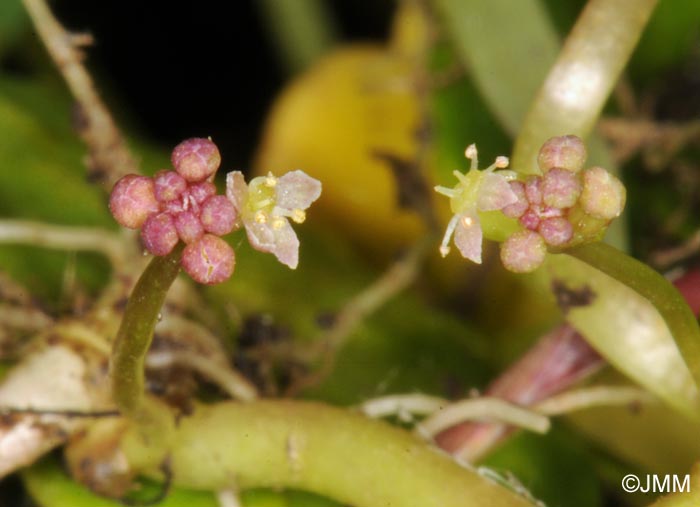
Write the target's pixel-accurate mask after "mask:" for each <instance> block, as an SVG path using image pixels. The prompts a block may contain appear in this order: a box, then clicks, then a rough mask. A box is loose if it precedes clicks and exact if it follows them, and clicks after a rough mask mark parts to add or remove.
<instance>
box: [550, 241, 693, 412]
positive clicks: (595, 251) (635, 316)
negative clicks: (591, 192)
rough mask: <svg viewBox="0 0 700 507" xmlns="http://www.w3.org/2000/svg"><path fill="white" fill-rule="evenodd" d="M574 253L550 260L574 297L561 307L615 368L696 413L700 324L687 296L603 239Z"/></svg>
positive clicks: (553, 272) (558, 279)
mask: <svg viewBox="0 0 700 507" xmlns="http://www.w3.org/2000/svg"><path fill="white" fill-rule="evenodd" d="M570 254H571V255H556V256H550V259H549V260H548V262H547V267H548V269H549V272H550V275H551V279H552V281H553V282H556V283H558V284H559V288H558V289H556V291H558V292H560V294H563V295H564V297H568V298H569V300H571V301H573V304H570V305H569V307H568V308H564V311H565V312H566V318H567V320H568V321H569V322H570V323H571V324H572V325H573V326H574V327H575V328H576V329H577V330H578V331H579V332H581V334H583V335H584V336H585V337H586V340H587V341H588V342H589V343H591V344H592V345H593V346H594V347H595V348H596V349H597V350H598V351H599V352H600V353H601V354H602V355H603V356H604V357H605V358H606V359H607V360H608V361H610V363H612V364H613V365H614V366H615V367H616V368H619V369H620V370H621V371H622V372H624V373H625V374H626V375H628V376H630V377H631V378H633V379H634V380H635V381H637V382H639V383H640V384H641V385H643V386H645V387H646V388H647V389H649V390H650V391H651V392H653V393H655V394H656V395H658V396H659V397H661V398H662V399H663V400H665V401H666V402H668V403H669V404H671V405H672V406H674V407H676V408H677V409H678V410H680V411H682V412H684V413H685V414H686V415H688V416H690V417H694V418H697V417H698V415H700V414H699V412H698V408H699V406H698V389H697V385H696V383H695V382H694V381H693V376H692V375H691V372H693V374H694V375H695V378H698V374H699V373H700V370H699V369H698V368H699V361H700V352H699V349H698V347H700V330H699V329H698V325H697V321H696V320H695V317H694V316H693V314H692V312H691V311H690V308H688V305H687V304H686V303H685V301H684V300H683V298H682V296H681V295H680V294H679V293H678V291H677V290H676V289H675V288H674V287H673V286H672V285H671V284H670V283H669V282H668V281H666V280H665V279H664V278H663V277H662V276H661V275H659V274H658V273H656V272H655V271H653V270H652V269H651V268H649V267H648V266H646V265H645V264H643V263H641V262H639V261H636V260H634V259H632V258H631V257H628V256H626V255H624V254H622V253H621V252H619V251H618V250H616V249H614V248H613V247H610V246H608V245H605V244H603V243H595V244H590V245H586V246H583V247H578V248H575V249H572V250H570ZM577 294H578V295H583V297H582V298H581V299H578V300H577V296H576V295H577ZM664 319H666V320H664ZM674 339H675V341H674ZM676 344H678V346H677V345H676ZM679 347H680V349H681V351H682V352H683V355H684V356H685V357H686V361H687V362H688V365H689V366H690V368H691V371H690V372H689V370H688V367H687V366H686V363H685V362H684V361H683V356H681V353H679V350H678V349H679Z"/></svg>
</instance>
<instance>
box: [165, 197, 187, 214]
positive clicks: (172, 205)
mask: <svg viewBox="0 0 700 507" xmlns="http://www.w3.org/2000/svg"><path fill="white" fill-rule="evenodd" d="M185 204H187V201H186V200H184V199H182V198H180V199H173V200H172V201H167V202H164V203H162V204H161V211H167V212H168V213H170V214H171V215H173V216H175V215H177V214H178V213H181V212H183V211H185Z"/></svg>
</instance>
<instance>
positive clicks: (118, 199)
mask: <svg viewBox="0 0 700 507" xmlns="http://www.w3.org/2000/svg"><path fill="white" fill-rule="evenodd" d="M109 209H110V211H111V212H112V215H113V216H114V219H115V220H116V221H117V222H119V224H121V225H123V226H124V227H128V228H130V229H138V228H139V227H141V226H142V225H143V223H144V222H145V221H146V219H147V218H148V216H149V215H151V214H153V213H155V212H157V211H158V202H157V201H156V197H155V194H154V192H153V180H151V179H150V178H146V177H145V176H138V175H136V174H127V175H126V176H124V177H123V178H121V179H120V180H119V181H117V183H116V184H115V185H114V188H113V189H112V193H111V195H110V196H109Z"/></svg>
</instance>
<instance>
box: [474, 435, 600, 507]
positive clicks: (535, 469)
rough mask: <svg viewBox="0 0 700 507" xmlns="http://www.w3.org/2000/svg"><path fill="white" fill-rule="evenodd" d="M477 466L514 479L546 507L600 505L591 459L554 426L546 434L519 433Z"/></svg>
mask: <svg viewBox="0 0 700 507" xmlns="http://www.w3.org/2000/svg"><path fill="white" fill-rule="evenodd" d="M480 464H481V465H483V466H486V467H488V468H490V469H492V470H493V471H494V472H496V473H499V474H502V475H503V476H504V479H505V480H506V481H507V480H508V478H509V477H513V478H515V479H516V480H517V481H518V483H520V484H521V485H522V486H524V487H525V488H526V489H527V490H528V491H529V492H530V493H531V494H532V495H533V496H534V497H535V498H537V499H539V500H542V501H543V502H544V503H545V505H547V507H598V506H600V505H603V499H602V492H601V489H600V484H599V481H598V479H597V477H596V476H595V473H594V467H593V466H592V465H593V463H592V459H591V456H590V455H589V454H588V453H587V452H586V450H585V449H584V448H583V446H582V444H581V443H580V442H578V441H577V439H576V437H575V436H574V435H573V434H571V433H568V432H565V431H563V430H561V429H559V428H557V427H556V426H555V427H554V428H552V430H551V431H550V432H549V433H548V434H547V435H535V434H533V433H527V432H520V433H518V434H517V435H515V436H514V437H512V438H510V439H509V440H508V441H506V442H505V443H504V444H503V445H502V446H500V447H499V448H498V449H496V450H495V451H494V452H493V453H491V454H490V455H489V456H488V457H487V458H486V459H484V460H483V462H482V463H480ZM514 484H517V483H514Z"/></svg>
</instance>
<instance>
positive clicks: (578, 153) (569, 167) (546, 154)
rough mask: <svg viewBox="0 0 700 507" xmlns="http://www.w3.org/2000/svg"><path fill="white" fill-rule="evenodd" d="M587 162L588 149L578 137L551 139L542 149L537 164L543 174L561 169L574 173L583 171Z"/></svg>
mask: <svg viewBox="0 0 700 507" xmlns="http://www.w3.org/2000/svg"><path fill="white" fill-rule="evenodd" d="M585 161H586V147H585V146H584V144H583V141H582V140H581V139H580V138H579V137H576V136H560V137H553V138H551V139H549V140H548V141H547V142H546V143H544V144H543V145H542V148H540V153H539V155H538V157H537V164H538V165H539V166H540V169H541V170H542V172H543V173H546V172H547V171H550V170H551V169H554V168H555V167H556V168H559V169H564V170H566V171H571V172H572V173H577V172H579V171H580V170H581V169H583V164H584V162H585Z"/></svg>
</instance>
